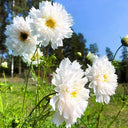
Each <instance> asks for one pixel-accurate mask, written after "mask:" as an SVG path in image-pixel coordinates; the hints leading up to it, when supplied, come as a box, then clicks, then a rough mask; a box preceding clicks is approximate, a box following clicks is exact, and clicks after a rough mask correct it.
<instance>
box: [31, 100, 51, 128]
mask: <svg viewBox="0 0 128 128" xmlns="http://www.w3.org/2000/svg"><path fill="white" fill-rule="evenodd" d="M49 102H50V100H48V102H47V104H46V105H44V107H43V110H42V112H41V113H40V115H39V116H38V118H37V120H35V121H34V123H33V125H32V126H33V127H34V126H35V125H36V124H37V122H38V121H39V120H40V118H41V117H42V114H43V112H44V111H45V109H46V108H47V106H48V104H49Z"/></svg>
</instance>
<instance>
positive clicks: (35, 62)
mask: <svg viewBox="0 0 128 128" xmlns="http://www.w3.org/2000/svg"><path fill="white" fill-rule="evenodd" d="M33 55H34V53H33V54H32V53H30V54H27V53H24V54H23V57H22V59H23V61H24V62H27V63H28V65H30V64H31V61H33V62H32V64H33V65H38V64H40V62H41V60H40V57H41V56H43V53H42V52H41V51H40V50H39V49H38V50H37V52H36V53H35V56H33Z"/></svg>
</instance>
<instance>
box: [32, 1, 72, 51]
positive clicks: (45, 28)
mask: <svg viewBox="0 0 128 128" xmlns="http://www.w3.org/2000/svg"><path fill="white" fill-rule="evenodd" d="M30 16H31V18H32V19H33V21H32V22H31V27H32V30H33V31H32V33H33V35H37V36H38V41H40V42H42V45H43V46H47V45H48V44H49V43H51V46H52V48H53V49H56V48H57V47H58V46H63V42H62V40H63V39H64V38H70V37H71V35H72V33H73V31H72V30H71V28H70V27H71V26H72V24H73V23H72V21H73V20H72V17H71V16H70V15H69V14H68V13H67V12H66V10H65V9H64V7H63V6H62V5H60V4H58V3H53V5H52V4H51V2H48V1H46V2H44V1H43V2H42V3H39V9H35V8H34V7H33V8H32V9H31V10H30Z"/></svg>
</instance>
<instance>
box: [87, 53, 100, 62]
mask: <svg viewBox="0 0 128 128" xmlns="http://www.w3.org/2000/svg"><path fill="white" fill-rule="evenodd" d="M96 58H98V56H97V55H94V54H93V53H91V52H89V53H88V55H87V59H88V60H90V61H91V62H93V61H94V60H95V59H96Z"/></svg>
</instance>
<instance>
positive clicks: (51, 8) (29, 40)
mask: <svg viewBox="0 0 128 128" xmlns="http://www.w3.org/2000/svg"><path fill="white" fill-rule="evenodd" d="M72 24H73V20H72V17H71V16H70V14H68V13H67V12H66V10H65V9H64V7H63V6H62V5H60V4H58V3H53V4H52V3H51V2H48V1H46V2H44V1H43V2H41V3H39V9H35V8H34V7H32V9H31V10H30V13H29V16H28V17H26V19H24V18H23V17H19V16H16V17H15V18H14V19H13V23H12V24H11V25H7V27H6V31H5V35H6V36H7V39H6V43H5V44H6V46H7V47H8V49H10V50H12V51H13V55H15V56H18V55H19V56H23V60H25V62H26V61H28V63H30V57H31V56H32V55H33V54H34V52H35V50H36V45H38V44H39V43H41V45H43V46H44V47H46V46H47V45H48V44H49V43H51V47H52V48H53V49H56V48H57V47H58V46H63V42H62V40H63V39H64V38H70V37H71V35H72V33H73V31H72V30H71V28H70V27H71V26H72ZM42 55H43V54H42ZM36 63H37V62H36ZM36 63H33V64H36Z"/></svg>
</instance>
